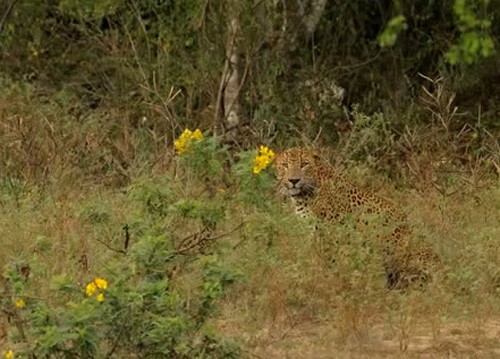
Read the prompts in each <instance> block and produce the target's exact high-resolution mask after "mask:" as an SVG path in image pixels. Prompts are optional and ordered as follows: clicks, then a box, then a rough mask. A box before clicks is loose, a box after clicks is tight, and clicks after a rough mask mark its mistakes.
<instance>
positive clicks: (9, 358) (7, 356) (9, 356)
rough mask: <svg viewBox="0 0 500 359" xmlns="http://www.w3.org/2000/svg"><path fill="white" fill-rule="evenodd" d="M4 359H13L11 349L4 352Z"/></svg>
mask: <svg viewBox="0 0 500 359" xmlns="http://www.w3.org/2000/svg"><path fill="white" fill-rule="evenodd" d="M5 359H14V351H13V350H12V349H9V350H7V351H6V352H5Z"/></svg>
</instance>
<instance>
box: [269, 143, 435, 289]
mask: <svg viewBox="0 0 500 359" xmlns="http://www.w3.org/2000/svg"><path fill="white" fill-rule="evenodd" d="M273 168H274V170H275V172H276V177H277V179H278V187H279V188H280V191H281V192H282V193H284V194H285V196H286V197H289V198H290V199H291V202H292V205H293V207H294V209H295V213H296V214H297V215H299V216H301V217H306V218H316V219H319V220H321V221H326V222H328V223H330V224H333V225H345V224H346V223H347V222H349V221H351V222H354V223H355V226H354V228H355V230H361V229H363V228H364V229H366V228H367V227H368V228H370V226H376V227H378V229H380V228H381V229H382V230H375V231H371V232H372V233H377V234H376V235H375V236H374V237H375V238H374V239H373V240H374V241H375V242H376V245H375V248H378V249H379V254H380V256H381V258H382V263H383V266H384V269H385V277H386V278H385V280H386V287H387V288H389V289H407V288H409V287H418V288H421V289H422V288H425V287H426V285H427V284H428V283H429V282H430V281H431V280H432V277H433V274H434V273H433V272H434V271H435V270H436V268H437V267H438V266H439V264H440V257H439V255H438V254H437V252H436V251H435V249H434V247H433V246H432V244H431V243H429V242H427V241H424V240H422V241H417V242H415V241H414V240H412V236H411V230H410V228H409V225H408V219H407V215H406V213H405V212H404V211H403V210H402V209H401V208H400V207H398V206H396V205H395V204H394V203H393V202H392V201H390V200H388V199H385V198H383V197H381V196H378V195H377V194H375V193H373V192H371V191H369V190H366V189H364V188H362V187H360V186H357V185H356V184H354V183H353V182H352V181H351V180H350V179H349V178H348V177H347V176H346V175H344V174H343V173H342V172H341V171H340V170H339V169H338V168H337V167H335V166H333V165H331V164H330V163H329V162H327V161H325V160H323V159H322V158H321V155H320V151H319V150H318V149H315V148H308V147H292V148H288V149H286V150H284V151H283V152H281V153H278V154H277V155H276V158H275V160H274V162H273ZM371 218H377V220H370V219H371Z"/></svg>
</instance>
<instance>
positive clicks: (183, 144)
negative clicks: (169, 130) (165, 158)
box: [174, 128, 203, 154]
mask: <svg viewBox="0 0 500 359" xmlns="http://www.w3.org/2000/svg"><path fill="white" fill-rule="evenodd" d="M202 138H203V133H202V132H201V131H200V130H199V129H196V130H195V131H194V132H193V131H191V130H189V129H187V128H186V129H185V130H184V132H183V133H182V134H181V135H180V136H179V138H178V139H177V140H176V141H174V147H175V149H176V150H177V152H178V153H179V154H182V153H183V152H186V151H187V150H189V147H190V146H191V144H192V143H193V141H199V140H201V139H202Z"/></svg>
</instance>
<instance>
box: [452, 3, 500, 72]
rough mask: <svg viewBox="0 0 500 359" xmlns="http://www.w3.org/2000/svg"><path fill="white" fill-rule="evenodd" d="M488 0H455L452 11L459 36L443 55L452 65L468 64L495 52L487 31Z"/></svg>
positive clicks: (489, 23)
mask: <svg viewBox="0 0 500 359" xmlns="http://www.w3.org/2000/svg"><path fill="white" fill-rule="evenodd" d="M488 4H489V0H455V3H454V5H453V13H454V14H455V17H456V22H457V25H458V29H459V31H460V36H459V38H458V43H457V44H455V45H452V46H451V48H450V49H449V50H448V52H447V53H446V55H445V58H446V61H448V62H449V63H450V64H452V65H457V64H466V65H470V64H473V63H475V62H478V61H479V60H480V59H483V58H487V57H490V56H491V55H493V54H494V52H495V44H494V42H493V38H492V37H491V35H490V34H489V33H488V31H489V30H490V28H491V19H490V18H489V17H488V15H486V14H488V12H487V11H486V9H487V8H488Z"/></svg>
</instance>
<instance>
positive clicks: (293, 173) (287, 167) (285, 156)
mask: <svg viewBox="0 0 500 359" xmlns="http://www.w3.org/2000/svg"><path fill="white" fill-rule="evenodd" d="M319 161H320V160H319V155H318V153H317V152H316V150H314V149H310V148H303V147H292V148H289V149H287V150H285V151H283V152H281V153H280V154H278V155H277V156H276V159H275V161H274V165H273V166H274V168H275V170H276V173H277V176H278V179H279V181H280V184H281V186H282V187H283V188H284V189H285V190H286V191H287V192H288V194H289V195H290V196H291V197H308V196H311V195H313V194H314V191H315V190H316V188H317V186H318V178H317V173H316V167H317V165H318V164H319Z"/></svg>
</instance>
